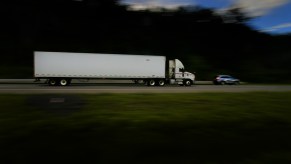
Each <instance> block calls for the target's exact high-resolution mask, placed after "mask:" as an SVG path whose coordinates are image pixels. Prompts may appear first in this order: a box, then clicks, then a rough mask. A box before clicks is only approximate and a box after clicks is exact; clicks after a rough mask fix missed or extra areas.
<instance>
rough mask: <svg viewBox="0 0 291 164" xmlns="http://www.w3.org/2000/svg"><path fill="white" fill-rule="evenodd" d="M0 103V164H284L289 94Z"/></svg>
mask: <svg viewBox="0 0 291 164" xmlns="http://www.w3.org/2000/svg"><path fill="white" fill-rule="evenodd" d="M0 102H1V103H0V151H1V152H0V163H50V164H51V163H151V164H152V163H170V164H171V163H173V164H174V163H175V164H176V163H191V164H192V163H239V164H240V163H291V140H290V138H291V92H249V93H190V94H96V95H84V94H82V95H77V94H63V95H57V94H45V95H13V94H7V95H0Z"/></svg>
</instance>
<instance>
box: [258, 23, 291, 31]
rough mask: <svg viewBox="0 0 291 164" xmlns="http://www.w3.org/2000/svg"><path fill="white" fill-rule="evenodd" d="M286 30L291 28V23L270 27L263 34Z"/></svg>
mask: <svg viewBox="0 0 291 164" xmlns="http://www.w3.org/2000/svg"><path fill="white" fill-rule="evenodd" d="M284 28H291V22H289V23H283V24H279V25H276V26H272V27H269V28H267V29H264V30H262V32H274V31H278V30H281V29H284Z"/></svg>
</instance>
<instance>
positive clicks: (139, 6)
mask: <svg viewBox="0 0 291 164" xmlns="http://www.w3.org/2000/svg"><path fill="white" fill-rule="evenodd" d="M123 3H125V4H129V5H130V8H131V9H132V10H145V9H155V8H167V9H176V8H178V7H180V6H189V5H193V2H191V1H189V0H179V1H177V0H124V1H123Z"/></svg>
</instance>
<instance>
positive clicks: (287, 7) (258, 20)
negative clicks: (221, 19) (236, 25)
mask: <svg viewBox="0 0 291 164" xmlns="http://www.w3.org/2000/svg"><path fill="white" fill-rule="evenodd" d="M122 2H123V3H125V4H128V5H131V6H132V8H133V9H136V10H139V9H141V10H142V9H147V8H153V7H165V8H169V9H174V8H177V7H179V6H189V5H192V6H195V5H198V6H202V7H207V8H213V9H215V10H217V11H224V10H227V9H231V8H236V7H238V8H241V9H242V11H243V12H244V13H245V14H246V15H247V16H251V17H254V18H253V19H251V20H250V21H249V22H248V24H249V25H250V26H251V27H253V28H254V29H256V30H258V31H262V32H266V33H270V34H285V33H291V0H122Z"/></svg>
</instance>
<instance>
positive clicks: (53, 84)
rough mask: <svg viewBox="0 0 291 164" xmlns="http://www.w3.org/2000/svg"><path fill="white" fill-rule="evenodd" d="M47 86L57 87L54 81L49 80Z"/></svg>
mask: <svg viewBox="0 0 291 164" xmlns="http://www.w3.org/2000/svg"><path fill="white" fill-rule="evenodd" d="M48 84H49V85H50V86H56V85H57V80H56V79H49V80H48Z"/></svg>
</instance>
